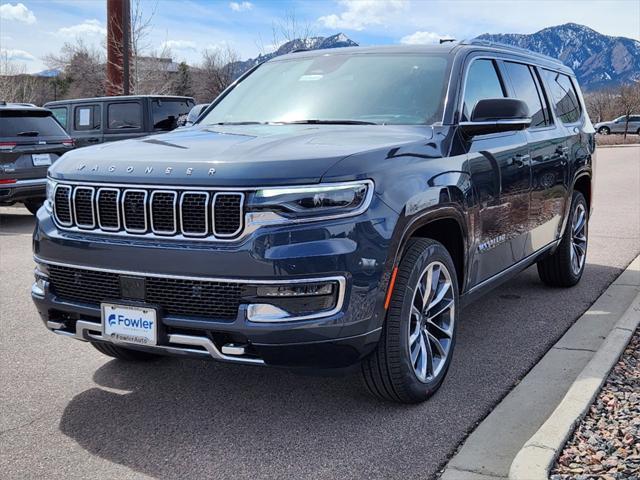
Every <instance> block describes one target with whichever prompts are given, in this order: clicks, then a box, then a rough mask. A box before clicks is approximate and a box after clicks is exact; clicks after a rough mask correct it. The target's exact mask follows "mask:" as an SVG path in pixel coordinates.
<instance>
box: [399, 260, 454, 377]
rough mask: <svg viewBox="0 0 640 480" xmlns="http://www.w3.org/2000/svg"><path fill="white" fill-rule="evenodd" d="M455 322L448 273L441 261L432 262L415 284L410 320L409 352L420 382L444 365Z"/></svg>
mask: <svg viewBox="0 0 640 480" xmlns="http://www.w3.org/2000/svg"><path fill="white" fill-rule="evenodd" d="M454 321H455V293H454V291H453V283H452V281H451V274H450V273H449V270H447V267H446V266H445V265H444V264H442V263H440V262H432V263H430V264H429V265H427V267H426V268H425V269H424V271H423V272H422V274H421V275H420V278H419V280H418V284H417V285H416V288H415V292H414V294H413V300H412V303H411V321H410V322H409V353H410V356H411V363H412V365H413V370H414V372H415V374H416V376H417V377H418V379H419V380H420V381H422V382H426V383H428V382H430V381H432V380H433V379H434V378H435V377H437V376H438V374H439V373H440V372H441V371H442V369H443V368H444V366H445V365H446V363H447V358H448V356H449V355H450V354H451V345H452V341H453V332H454V328H453V327H454Z"/></svg>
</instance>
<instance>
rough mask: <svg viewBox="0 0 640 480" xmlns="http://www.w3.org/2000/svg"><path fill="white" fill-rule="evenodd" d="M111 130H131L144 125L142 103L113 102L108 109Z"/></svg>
mask: <svg viewBox="0 0 640 480" xmlns="http://www.w3.org/2000/svg"><path fill="white" fill-rule="evenodd" d="M107 122H108V126H109V129H110V130H129V129H135V128H140V127H142V105H141V104H140V103H138V102H123V103H112V104H110V105H109V108H108V110H107Z"/></svg>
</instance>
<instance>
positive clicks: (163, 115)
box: [151, 99, 193, 130]
mask: <svg viewBox="0 0 640 480" xmlns="http://www.w3.org/2000/svg"><path fill="white" fill-rule="evenodd" d="M192 107H193V103H192V102H189V101H186V100H160V99H157V100H154V101H153V102H151V112H152V115H153V129H154V130H173V129H174V128H176V127H177V126H178V123H177V122H178V119H179V118H180V117H186V116H187V115H188V114H189V111H190V110H191V108H192Z"/></svg>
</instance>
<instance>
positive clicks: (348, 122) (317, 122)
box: [279, 119, 378, 125]
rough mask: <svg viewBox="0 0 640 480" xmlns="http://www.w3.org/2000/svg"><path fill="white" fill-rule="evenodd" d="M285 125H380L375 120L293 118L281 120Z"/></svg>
mask: <svg viewBox="0 0 640 480" xmlns="http://www.w3.org/2000/svg"><path fill="white" fill-rule="evenodd" d="M279 123H284V124H285V125H290V124H292V125H298V124H299V125H378V124H377V123H375V122H364V121H362V120H318V119H310V120H292V121H291V122H279Z"/></svg>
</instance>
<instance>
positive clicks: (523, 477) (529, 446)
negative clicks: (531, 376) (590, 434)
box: [509, 294, 640, 480]
mask: <svg viewBox="0 0 640 480" xmlns="http://www.w3.org/2000/svg"><path fill="white" fill-rule="evenodd" d="M638 325H640V294H638V295H637V296H636V298H635V300H634V301H633V302H632V304H631V306H630V307H629V308H628V309H627V310H626V312H625V313H624V315H622V317H621V318H620V320H619V321H618V322H617V323H616V325H615V327H614V328H613V329H612V330H611V332H610V333H609V335H608V336H607V338H606V339H605V341H604V342H603V343H602V345H601V346H600V348H599V349H598V351H597V352H596V353H595V355H594V356H593V358H592V359H591V360H590V361H589V363H588V364H587V366H586V367H585V368H584V370H583V371H582V372H581V373H580V374H579V375H578V377H577V378H576V380H575V382H573V384H572V385H571V387H570V388H569V391H568V392H567V394H566V395H565V397H564V399H563V400H562V401H561V402H560V404H559V405H558V406H557V407H556V409H555V410H554V412H553V413H552V414H551V416H550V417H549V418H548V419H547V421H546V422H545V423H544V424H543V425H542V426H541V427H540V429H538V431H537V432H536V433H535V434H534V435H533V436H532V437H531V438H530V439H529V440H528V441H527V442H526V443H525V444H524V446H523V447H522V449H521V450H520V451H519V452H518V454H517V455H516V457H515V458H514V460H513V462H512V464H511V468H510V470H509V479H511V480H538V479H539V480H547V479H548V478H549V472H550V470H551V468H552V467H553V465H554V463H555V460H556V458H557V456H558V454H559V453H560V451H561V449H562V448H563V447H564V444H565V443H566V441H567V440H568V438H569V437H570V436H571V434H572V433H573V431H574V429H575V427H576V425H577V424H578V423H579V422H580V421H581V420H582V418H583V417H584V415H585V414H586V413H587V412H588V410H589V407H590V406H591V404H592V403H593V401H594V399H595V397H596V396H597V394H598V393H599V392H600V388H601V387H602V385H603V383H604V382H605V380H606V378H607V377H608V375H609V372H610V371H611V369H612V368H613V366H614V365H615V364H616V362H617V361H618V359H619V357H620V355H621V353H622V352H623V351H624V349H625V347H626V346H627V344H628V343H629V340H630V339H631V336H632V335H633V332H634V331H635V329H636V328H637V327H638Z"/></svg>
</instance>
